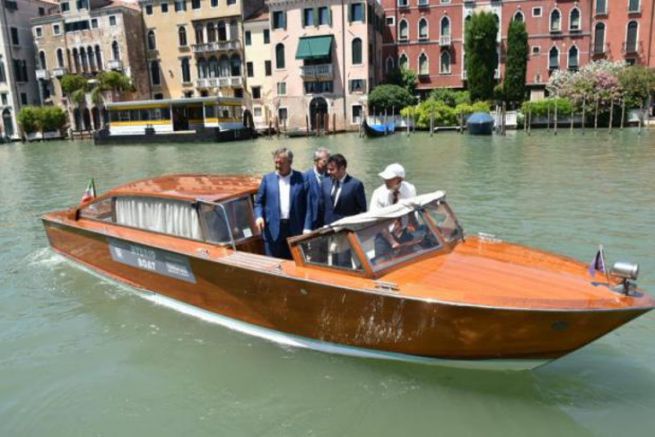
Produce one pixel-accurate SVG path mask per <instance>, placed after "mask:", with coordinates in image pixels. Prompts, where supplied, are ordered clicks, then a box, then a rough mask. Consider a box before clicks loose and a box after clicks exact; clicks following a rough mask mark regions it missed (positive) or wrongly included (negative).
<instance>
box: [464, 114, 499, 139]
mask: <svg viewBox="0 0 655 437" xmlns="http://www.w3.org/2000/svg"><path fill="white" fill-rule="evenodd" d="M466 129H467V130H468V133H469V134H471V135H491V134H492V133H493V129H494V118H493V117H492V116H491V115H489V114H488V113H486V112H475V113H473V114H471V115H470V116H469V118H467V119H466Z"/></svg>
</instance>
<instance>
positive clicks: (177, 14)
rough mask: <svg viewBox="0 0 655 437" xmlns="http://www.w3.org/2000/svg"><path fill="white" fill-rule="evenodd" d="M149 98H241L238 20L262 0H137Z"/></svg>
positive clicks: (242, 73)
mask: <svg viewBox="0 0 655 437" xmlns="http://www.w3.org/2000/svg"><path fill="white" fill-rule="evenodd" d="M140 4H141V8H142V11H143V21H144V23H145V32H146V36H145V45H146V50H147V58H146V62H147V66H148V71H149V72H150V81H151V87H152V90H151V97H152V98H155V99H156V98H181V97H192V96H212V95H216V96H226V97H246V96H245V94H244V89H245V87H246V75H245V71H244V65H243V59H244V48H243V43H242V42H243V21H244V18H245V17H247V16H250V15H252V14H253V13H254V12H255V11H257V10H259V9H260V8H261V7H262V6H263V5H264V1H263V0H249V1H245V0H175V1H173V0H141V1H140Z"/></svg>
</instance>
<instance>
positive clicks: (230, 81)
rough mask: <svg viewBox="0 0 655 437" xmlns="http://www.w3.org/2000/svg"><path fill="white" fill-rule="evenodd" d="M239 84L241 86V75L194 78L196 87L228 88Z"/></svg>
mask: <svg viewBox="0 0 655 437" xmlns="http://www.w3.org/2000/svg"><path fill="white" fill-rule="evenodd" d="M241 86H243V78H242V77H241V76H232V77H205V78H201V79H197V80H196V87H198V88H229V87H241Z"/></svg>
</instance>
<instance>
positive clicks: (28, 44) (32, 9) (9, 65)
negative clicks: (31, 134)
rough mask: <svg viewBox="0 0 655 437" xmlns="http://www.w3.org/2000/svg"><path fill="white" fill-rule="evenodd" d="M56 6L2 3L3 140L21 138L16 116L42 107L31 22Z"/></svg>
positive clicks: (25, 0) (29, 0) (14, 0)
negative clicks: (27, 107) (31, 107)
mask: <svg viewBox="0 0 655 437" xmlns="http://www.w3.org/2000/svg"><path fill="white" fill-rule="evenodd" d="M54 6H55V5H54V4H53V3H51V2H47V1H40V0H3V1H2V2H0V14H1V15H0V20H1V23H0V26H1V27H2V32H0V112H1V113H2V120H1V124H0V127H1V129H0V130H1V132H0V136H3V137H7V138H11V139H18V138H20V131H19V129H18V124H17V121H16V114H17V113H18V112H19V111H20V108H21V107H23V106H25V105H35V104H38V103H39V89H38V87H37V81H36V77H35V73H34V72H35V70H36V66H35V54H34V43H33V38H32V31H31V28H30V20H31V19H32V18H34V17H37V16H43V15H46V14H47V13H48V10H49V9H50V8H52V7H54Z"/></svg>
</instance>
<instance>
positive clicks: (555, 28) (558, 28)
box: [550, 25, 562, 35]
mask: <svg viewBox="0 0 655 437" xmlns="http://www.w3.org/2000/svg"><path fill="white" fill-rule="evenodd" d="M550 33H551V34H556V35H557V34H560V33H562V26H560V25H556V26H550Z"/></svg>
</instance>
